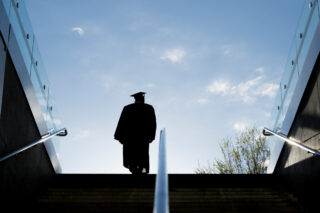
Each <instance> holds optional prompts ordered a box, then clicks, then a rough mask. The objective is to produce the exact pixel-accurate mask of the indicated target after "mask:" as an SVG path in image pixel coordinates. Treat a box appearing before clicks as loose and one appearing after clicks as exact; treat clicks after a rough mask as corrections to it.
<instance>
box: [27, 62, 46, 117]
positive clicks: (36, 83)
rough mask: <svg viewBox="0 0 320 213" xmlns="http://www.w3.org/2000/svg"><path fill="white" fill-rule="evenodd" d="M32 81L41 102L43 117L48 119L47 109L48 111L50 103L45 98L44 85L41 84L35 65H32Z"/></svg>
mask: <svg viewBox="0 0 320 213" xmlns="http://www.w3.org/2000/svg"><path fill="white" fill-rule="evenodd" d="M31 82H32V85H33V88H34V90H35V93H36V96H37V99H38V102H39V104H40V107H41V110H42V114H43V117H44V119H45V120H46V119H47V111H48V103H47V99H46V98H45V96H44V94H43V90H42V86H41V83H40V81H39V78H38V75H37V72H36V71H35V69H34V67H32V69H31Z"/></svg>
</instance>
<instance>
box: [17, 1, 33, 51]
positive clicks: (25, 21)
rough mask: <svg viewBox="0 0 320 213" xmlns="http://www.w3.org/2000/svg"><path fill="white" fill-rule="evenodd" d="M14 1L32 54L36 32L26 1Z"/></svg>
mask: <svg viewBox="0 0 320 213" xmlns="http://www.w3.org/2000/svg"><path fill="white" fill-rule="evenodd" d="M14 3H15V5H16V8H17V9H16V11H17V12H18V14H17V15H18V16H19V20H20V22H21V27H22V32H23V33H24V35H25V38H26V41H27V44H28V47H27V48H28V49H29V52H30V54H31V52H32V45H33V38H34V33H33V29H32V26H31V22H30V19H29V16H28V12H27V10H26V7H25V3H24V1H23V0H14Z"/></svg>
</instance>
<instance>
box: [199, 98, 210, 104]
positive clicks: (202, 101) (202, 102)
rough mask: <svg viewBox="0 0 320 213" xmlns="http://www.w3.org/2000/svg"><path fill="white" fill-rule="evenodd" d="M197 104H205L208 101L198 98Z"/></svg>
mask: <svg viewBox="0 0 320 213" xmlns="http://www.w3.org/2000/svg"><path fill="white" fill-rule="evenodd" d="M197 102H198V103H199V104H206V103H208V102H209V100H208V99H206V98H199V99H198V100H197Z"/></svg>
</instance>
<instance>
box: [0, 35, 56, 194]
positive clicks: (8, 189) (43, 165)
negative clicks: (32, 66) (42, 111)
mask: <svg viewBox="0 0 320 213" xmlns="http://www.w3.org/2000/svg"><path fill="white" fill-rule="evenodd" d="M0 41H1V39H0ZM1 45H2V46H3V43H2V41H1ZM1 45H0V46H1ZM0 56H1V57H3V54H0ZM2 60H3V58H2ZM0 61H1V59H0ZM5 61H6V64H5V73H4V85H3V86H4V87H3V96H2V110H1V117H0V156H3V155H5V154H8V153H10V152H12V151H15V150H16V149H18V148H21V147H22V146H25V145H27V144H30V143H32V142H34V141H36V140H38V139H40V137H41V136H40V133H39V131H38V128H37V125H36V123H35V120H34V117H33V115H32V113H31V109H30V106H29V104H28V101H27V99H26V96H25V93H24V90H23V88H22V85H21V83H20V80H19V77H18V75H17V72H16V70H15V67H14V65H13V63H12V60H11V57H10V56H9V54H8V53H7V57H6V60H5ZM0 67H1V66H0ZM54 175H55V172H54V169H53V167H52V164H51V161H50V159H49V157H48V154H47V151H46V149H45V147H44V145H37V146H36V147H33V148H31V149H29V150H27V151H24V152H23V153H21V154H19V155H16V156H14V157H12V158H10V159H7V160H5V161H3V162H0V199H1V200H3V199H5V200H16V199H18V200H27V199H28V198H32V196H33V195H35V194H37V193H38V192H40V191H41V190H42V188H43V186H45V184H46V183H47V181H49V180H50V179H51V178H52V177H53V176H54Z"/></svg>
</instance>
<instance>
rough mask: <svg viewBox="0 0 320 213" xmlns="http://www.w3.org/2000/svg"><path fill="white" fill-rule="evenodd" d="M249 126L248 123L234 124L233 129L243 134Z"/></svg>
mask: <svg viewBox="0 0 320 213" xmlns="http://www.w3.org/2000/svg"><path fill="white" fill-rule="evenodd" d="M248 126H249V124H248V123H247V122H237V123H234V124H233V129H234V130H235V131H237V132H242V131H244V130H245V129H246V128H247V127H248Z"/></svg>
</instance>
